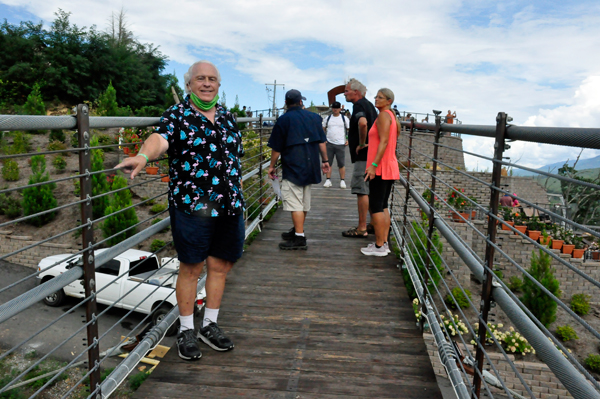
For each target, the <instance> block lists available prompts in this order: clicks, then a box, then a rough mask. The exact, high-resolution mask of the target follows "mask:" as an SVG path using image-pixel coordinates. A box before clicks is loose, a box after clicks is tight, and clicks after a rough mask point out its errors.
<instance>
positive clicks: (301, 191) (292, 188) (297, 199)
mask: <svg viewBox="0 0 600 399" xmlns="http://www.w3.org/2000/svg"><path fill="white" fill-rule="evenodd" d="M281 199H282V200H283V210H284V211H290V212H296V211H304V212H308V211H310V184H309V185H308V186H298V185H296V184H294V183H292V182H291V181H289V180H285V179H284V180H282V181H281Z"/></svg>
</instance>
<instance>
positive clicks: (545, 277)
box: [521, 249, 561, 327]
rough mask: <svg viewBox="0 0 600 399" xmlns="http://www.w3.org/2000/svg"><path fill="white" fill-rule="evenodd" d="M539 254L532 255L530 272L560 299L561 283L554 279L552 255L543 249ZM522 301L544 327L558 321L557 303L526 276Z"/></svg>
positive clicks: (524, 277)
mask: <svg viewBox="0 0 600 399" xmlns="http://www.w3.org/2000/svg"><path fill="white" fill-rule="evenodd" d="M538 253H539V255H536V253H535V251H534V252H533V253H532V256H531V267H530V268H529V269H528V272H529V274H531V276H532V277H533V278H534V279H536V280H537V281H539V282H540V284H541V285H542V286H544V287H545V288H546V289H547V290H548V291H550V292H551V293H552V294H553V295H554V296H556V297H560V294H561V291H560V289H559V282H558V280H557V279H556V278H555V277H554V269H553V268H552V267H551V265H550V255H548V254H547V253H545V252H544V251H543V250H542V249H540V250H539V252H538ZM521 301H522V302H523V304H524V305H525V306H526V307H527V309H529V310H530V311H531V313H533V315H534V316H535V317H536V318H537V319H538V320H539V321H540V322H541V323H542V324H543V325H544V326H546V327H548V326H549V325H550V324H551V323H552V322H554V320H556V307H557V304H556V302H554V300H553V299H552V298H551V297H550V296H548V295H547V294H546V293H545V292H543V291H542V289H541V288H539V287H538V286H537V285H536V284H535V283H534V282H533V281H531V280H530V279H529V278H528V277H526V276H525V275H523V298H522V299H521Z"/></svg>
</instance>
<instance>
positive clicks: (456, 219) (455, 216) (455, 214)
mask: <svg viewBox="0 0 600 399" xmlns="http://www.w3.org/2000/svg"><path fill="white" fill-rule="evenodd" d="M459 214H460V216H459ZM451 215H452V221H453V222H456V223H465V220H469V214H468V213H464V212H452V213H451ZM461 216H462V217H463V218H465V220H463V219H462V218H461Z"/></svg>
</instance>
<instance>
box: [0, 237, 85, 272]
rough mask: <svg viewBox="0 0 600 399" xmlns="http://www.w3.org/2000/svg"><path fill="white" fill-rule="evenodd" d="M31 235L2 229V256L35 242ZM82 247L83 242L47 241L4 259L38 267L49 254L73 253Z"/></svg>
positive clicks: (0, 247)
mask: <svg viewBox="0 0 600 399" xmlns="http://www.w3.org/2000/svg"><path fill="white" fill-rule="evenodd" d="M36 242H37V241H34V240H33V237H31V236H13V235H12V233H11V232H10V231H0V256H4V255H6V254H9V253H12V252H14V251H17V250H19V249H22V248H25V247H27V246H29V245H32V244H35V243H36ZM80 248H81V243H80V244H79V245H76V244H73V245H71V244H52V243H45V244H41V245H38V246H35V247H33V248H31V249H27V250H25V251H23V252H19V253H18V254H16V255H13V256H10V257H8V258H6V259H4V260H6V261H7V262H11V263H16V264H19V265H23V266H28V267H32V268H37V267H38V264H39V263H40V261H41V260H42V259H43V258H45V257H48V256H51V255H57V254H65V253H69V254H73V253H75V252H78V251H79V250H80Z"/></svg>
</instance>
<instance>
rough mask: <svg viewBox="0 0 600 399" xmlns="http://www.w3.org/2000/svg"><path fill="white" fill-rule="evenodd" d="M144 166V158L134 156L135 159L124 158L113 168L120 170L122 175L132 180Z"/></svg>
mask: <svg viewBox="0 0 600 399" xmlns="http://www.w3.org/2000/svg"><path fill="white" fill-rule="evenodd" d="M144 166H146V158H144V157H143V156H141V155H136V156H135V157H129V158H125V159H124V160H123V162H121V163H120V164H118V165H117V166H115V169H121V171H122V172H123V173H125V174H128V175H131V179H132V180H133V178H134V177H136V176H137V175H138V174H139V173H140V171H141V170H142V169H143V168H144Z"/></svg>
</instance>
